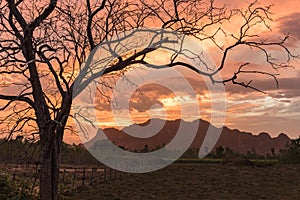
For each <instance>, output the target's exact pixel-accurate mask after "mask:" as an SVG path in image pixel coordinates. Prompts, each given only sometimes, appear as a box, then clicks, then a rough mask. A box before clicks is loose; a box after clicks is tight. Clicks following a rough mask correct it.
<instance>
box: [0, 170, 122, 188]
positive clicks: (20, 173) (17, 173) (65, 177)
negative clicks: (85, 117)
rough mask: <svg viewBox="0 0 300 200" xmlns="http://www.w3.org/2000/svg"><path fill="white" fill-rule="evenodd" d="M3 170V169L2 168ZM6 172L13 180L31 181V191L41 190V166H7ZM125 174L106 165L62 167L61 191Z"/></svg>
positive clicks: (115, 178) (104, 181) (113, 178)
mask: <svg viewBox="0 0 300 200" xmlns="http://www.w3.org/2000/svg"><path fill="white" fill-rule="evenodd" d="M2 170H3V169H2ZM5 171H6V173H8V174H11V177H12V178H11V179H12V181H13V182H17V181H26V182H28V183H30V185H31V186H30V187H31V192H33V193H37V192H38V190H39V176H40V166H38V165H32V166H29V167H28V166H27V167H25V166H23V165H14V166H7V167H6V170H5ZM124 175H125V173H124V172H120V171H117V170H114V169H111V168H108V167H106V166H98V167H83V166H82V167H79V166H77V167H61V168H60V171H59V183H60V188H59V189H60V192H62V193H64V192H68V191H71V190H76V189H78V188H81V187H88V186H91V185H94V184H101V183H104V184H105V183H107V182H109V181H113V180H117V179H120V178H122V177H123V176H124Z"/></svg>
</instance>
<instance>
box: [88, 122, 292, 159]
mask: <svg viewBox="0 0 300 200" xmlns="http://www.w3.org/2000/svg"><path fill="white" fill-rule="evenodd" d="M197 122H198V123H199V126H198V128H197V134H196V136H195V138H194V141H193V142H192V144H191V146H190V148H194V149H199V148H200V147H201V145H202V143H203V140H204V137H205V135H206V132H207V129H208V127H209V126H211V130H212V131H213V132H214V131H219V128H217V127H215V126H213V125H211V124H210V123H209V122H207V121H205V120H202V119H198V120H194V121H192V122H187V121H184V120H182V119H176V120H167V121H165V120H162V119H158V118H154V119H149V120H147V121H145V122H143V123H139V124H131V125H129V126H127V127H124V128H122V129H121V130H118V129H116V128H106V129H103V132H104V133H105V135H106V137H107V138H108V139H109V140H110V141H112V142H113V143H114V144H115V145H118V146H122V147H123V148H126V149H128V150H141V149H143V148H144V147H145V146H146V145H147V147H148V148H149V149H155V148H158V147H161V146H164V145H165V144H168V143H169V142H170V141H171V140H172V139H173V138H174V136H175V135H176V131H177V130H178V128H179V126H180V125H184V126H185V127H193V126H195V125H196V123H197ZM157 130H159V131H158V132H155V131H157ZM153 131H154V133H157V134H154V135H153ZM127 133H131V134H132V133H133V135H134V136H139V137H140V138H137V137H134V136H131V135H129V134H127ZM186 134H188V133H186ZM98 140H99V137H98V133H97V135H96V136H95V137H94V138H93V139H92V140H90V141H89V142H87V143H86V144H85V145H86V146H87V147H91V146H92V145H93V144H94V143H95V142H96V141H98ZM290 140H291V139H290V138H289V137H288V136H287V135H286V134H285V133H280V134H279V135H278V136H277V137H271V136H270V135H269V134H268V133H266V132H261V133H259V134H258V135H254V134H252V133H250V132H244V131H240V130H238V129H230V128H228V127H226V126H224V127H223V128H222V132H221V135H220V137H219V139H218V141H217V142H216V144H215V145H214V148H213V149H215V148H216V147H219V146H222V147H224V148H226V147H228V148H230V149H232V150H234V151H237V152H239V153H247V152H251V151H254V150H255V151H256V153H257V154H260V155H266V154H271V153H272V151H271V149H274V152H275V153H278V152H279V150H280V149H283V148H284V147H285V145H286V144H287V143H289V142H290Z"/></svg>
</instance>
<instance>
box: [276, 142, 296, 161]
mask: <svg viewBox="0 0 300 200" xmlns="http://www.w3.org/2000/svg"><path fill="white" fill-rule="evenodd" d="M280 154H281V155H280V157H279V162H280V163H285V164H296V163H300V137H299V138H298V139H295V140H292V141H291V143H290V144H288V145H287V146H286V148H285V149H283V150H281V151H280Z"/></svg>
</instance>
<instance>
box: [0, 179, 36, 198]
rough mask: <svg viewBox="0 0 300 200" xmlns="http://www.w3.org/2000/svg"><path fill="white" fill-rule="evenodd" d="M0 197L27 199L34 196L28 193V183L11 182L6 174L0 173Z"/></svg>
mask: <svg viewBox="0 0 300 200" xmlns="http://www.w3.org/2000/svg"><path fill="white" fill-rule="evenodd" d="M0 199H11V200H27V199H28V200H29V199H36V198H35V196H33V195H31V194H30V189H29V187H28V184H25V183H24V182H22V183H20V184H16V183H13V182H12V181H11V180H10V179H9V177H8V175H7V174H0Z"/></svg>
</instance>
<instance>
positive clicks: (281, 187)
mask: <svg viewBox="0 0 300 200" xmlns="http://www.w3.org/2000/svg"><path fill="white" fill-rule="evenodd" d="M299 198H300V165H278V164H275V165H274V166H263V167H258V166H241V165H229V164H227V165H225V164H218V163H176V164H173V165H171V166H168V167H166V168H164V169H162V170H159V171H156V172H152V173H146V174H127V175H126V176H124V177H123V178H122V179H119V180H117V181H112V182H108V183H106V184H104V183H102V184H97V185H93V186H90V187H88V188H85V189H80V190H78V191H74V192H73V193H72V194H71V195H70V196H68V197H67V198H66V199H75V200H76V199H93V200H94V199H101V200H102V199H109V200H112V199H126V200H127V199H132V200H136V199H159V200H160V199H255V200H256V199H272V200H273V199H299Z"/></svg>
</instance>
